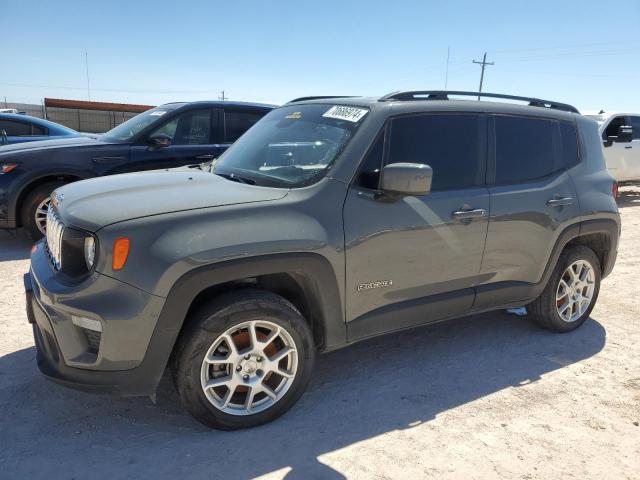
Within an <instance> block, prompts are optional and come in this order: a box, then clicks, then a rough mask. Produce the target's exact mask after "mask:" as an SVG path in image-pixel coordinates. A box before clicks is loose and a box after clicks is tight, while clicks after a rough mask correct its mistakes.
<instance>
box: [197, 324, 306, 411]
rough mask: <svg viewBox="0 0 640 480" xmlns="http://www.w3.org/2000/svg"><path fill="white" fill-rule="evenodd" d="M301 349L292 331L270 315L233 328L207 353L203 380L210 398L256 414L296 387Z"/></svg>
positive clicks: (217, 403) (226, 407) (217, 404)
mask: <svg viewBox="0 0 640 480" xmlns="http://www.w3.org/2000/svg"><path fill="white" fill-rule="evenodd" d="M297 368H298V350H297V348H296V345H295V342H294V341H293V338H292V337H291V335H290V334H289V333H288V332H287V331H286V330H285V329H284V328H282V327H280V326H279V325H276V324H275V323H272V322H269V321H266V320H265V321H262V320H257V321H250V322H244V323H241V324H239V325H236V326H234V327H231V328H229V329H228V330H227V331H225V332H224V333H223V334H222V335H220V336H219V337H218V338H216V340H215V341H214V342H213V343H212V344H211V346H210V347H209V349H208V350H207V353H206V354H205V356H204V359H203V361H202V367H201V375H200V381H201V385H202V390H203V392H204V394H205V396H206V397H207V400H209V402H210V403H211V404H212V405H213V406H214V407H215V408H217V409H218V410H221V411H222V412H225V413H228V414H231V415H252V414H255V413H258V412H261V411H264V410H266V409H268V408H270V407H271V406H273V405H274V404H275V403H276V402H278V401H279V400H280V399H281V398H282V397H283V396H284V395H285V394H286V393H287V391H288V390H289V388H290V387H291V385H292V383H293V381H294V379H295V376H296V372H297Z"/></svg>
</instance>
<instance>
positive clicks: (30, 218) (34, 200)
mask: <svg viewBox="0 0 640 480" xmlns="http://www.w3.org/2000/svg"><path fill="white" fill-rule="evenodd" d="M62 185H65V182H48V183H43V184H42V185H38V186H37V187H36V188H34V189H33V190H31V191H30V192H29V193H28V194H27V196H26V198H25V199H24V202H23V203H22V209H21V211H20V219H21V221H22V226H23V227H24V228H25V230H27V232H29V235H31V238H32V239H33V240H34V241H35V240H40V239H41V238H42V237H43V233H42V232H41V231H40V229H39V228H38V225H37V223H36V210H37V208H38V205H40V203H42V202H43V201H44V200H45V199H46V198H47V197H50V196H51V192H53V191H54V190H55V189H56V188H58V187H61V186H62Z"/></svg>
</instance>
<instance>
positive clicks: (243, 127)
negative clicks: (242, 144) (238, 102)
mask: <svg viewBox="0 0 640 480" xmlns="http://www.w3.org/2000/svg"><path fill="white" fill-rule="evenodd" d="M265 114H266V112H258V111H253V112H251V111H242V110H225V112H224V120H225V135H224V141H225V142H226V143H233V142H235V141H236V140H237V139H238V138H240V136H241V135H242V134H243V133H244V132H246V131H247V130H249V129H250V128H251V127H252V126H253V125H254V124H255V123H257V121H258V120H260V119H261V118H262V117H264V116H265Z"/></svg>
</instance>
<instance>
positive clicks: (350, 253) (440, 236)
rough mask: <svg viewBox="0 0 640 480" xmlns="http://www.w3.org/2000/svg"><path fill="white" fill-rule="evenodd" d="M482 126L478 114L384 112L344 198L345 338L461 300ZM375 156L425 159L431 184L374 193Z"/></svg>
mask: <svg viewBox="0 0 640 480" xmlns="http://www.w3.org/2000/svg"><path fill="white" fill-rule="evenodd" d="M486 134H487V129H486V117H485V116H483V115H478V114H428V115H425V114H421V115H411V116H404V117H399V118H396V119H393V120H392V121H391V122H390V124H389V125H388V126H387V129H386V130H385V131H384V132H382V133H381V134H380V136H379V137H378V139H377V140H376V142H375V144H374V145H373V147H372V149H371V151H370V153H369V154H368V156H367V157H366V159H365V161H364V162H363V164H362V166H361V169H360V172H359V174H358V175H357V177H356V180H355V182H354V184H353V185H351V187H350V188H349V192H348V194H347V198H346V202H345V206H344V230H345V248H346V253H345V255H346V284H347V290H348V292H347V295H346V298H347V305H346V307H347V318H348V321H349V327H348V328H349V336H350V338H351V339H354V338H361V337H366V336H368V335H372V334H377V333H381V332H384V331H390V330H395V329H399V328H404V327H407V326H410V325H413V324H420V323H427V322H429V321H434V320H438V319H440V318H443V317H445V316H454V315H461V314H464V313H466V312H467V311H469V309H470V308H471V305H472V302H473V295H474V292H473V286H474V285H475V284H476V283H477V281H478V275H479V272H480V263H481V259H482V252H483V250H484V243H485V238H486V234H487V219H488V215H489V193H488V191H487V189H486V187H485V173H486ZM383 154H384V155H383ZM383 156H384V163H386V164H390V163H399V162H411V163H424V164H428V165H430V166H431V167H432V169H433V183H432V191H431V192H430V193H429V194H427V195H424V196H404V197H402V198H389V197H385V196H384V195H382V194H381V193H380V192H379V190H378V186H379V182H380V170H381V167H382V164H381V162H382V159H383ZM390 312H392V313H391V314H390Z"/></svg>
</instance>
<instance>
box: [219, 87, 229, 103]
mask: <svg viewBox="0 0 640 480" xmlns="http://www.w3.org/2000/svg"><path fill="white" fill-rule="evenodd" d="M227 98H228V97H226V96H225V95H224V90H222V91H221V92H220V96H219V97H218V100H222V101H223V102H224V101H225V100H226V99H227Z"/></svg>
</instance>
